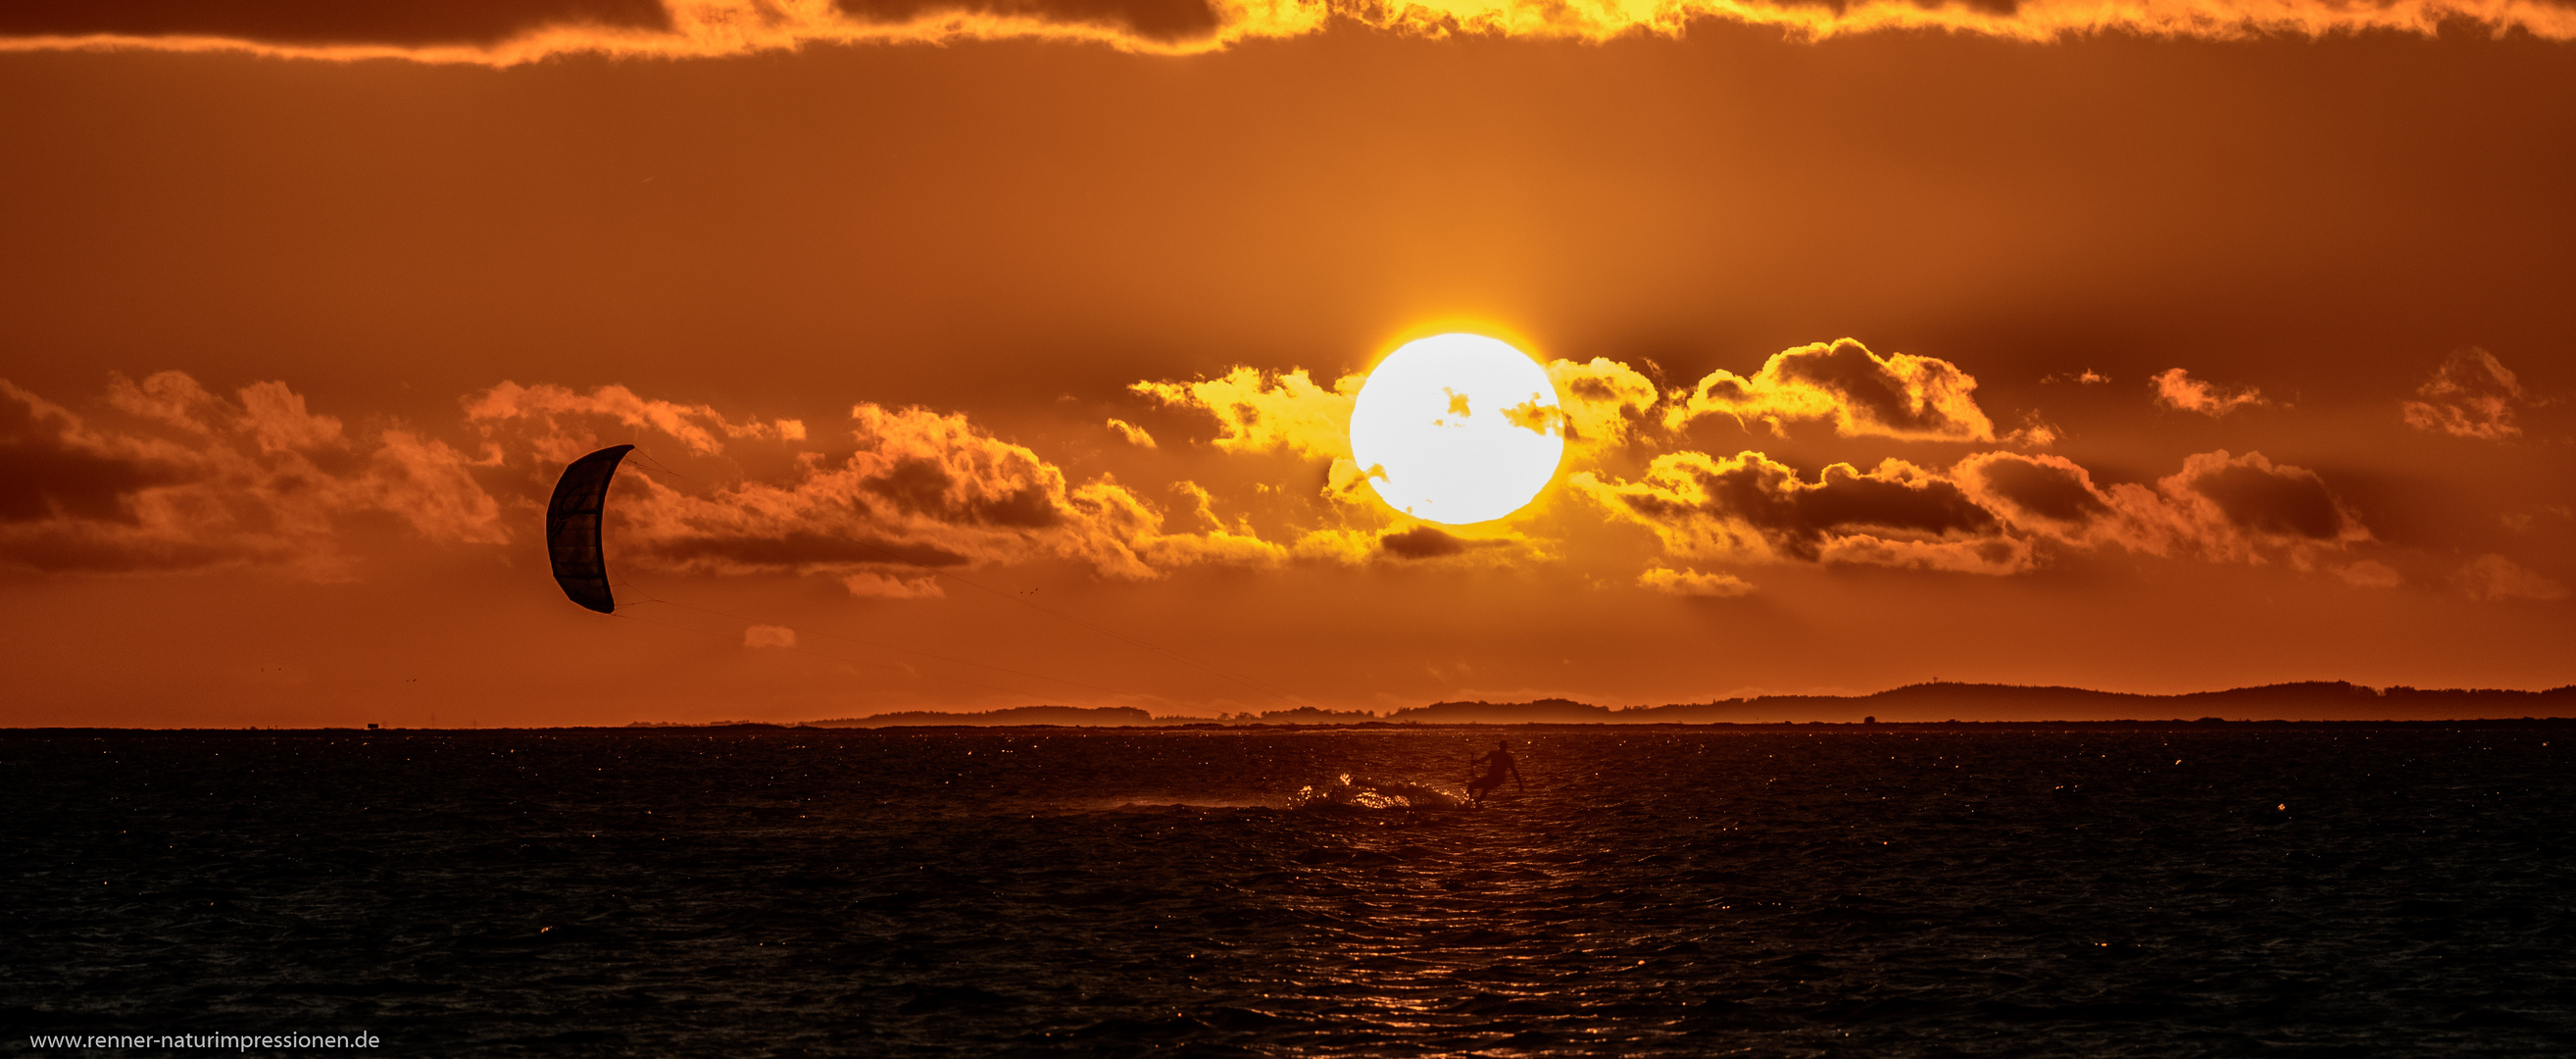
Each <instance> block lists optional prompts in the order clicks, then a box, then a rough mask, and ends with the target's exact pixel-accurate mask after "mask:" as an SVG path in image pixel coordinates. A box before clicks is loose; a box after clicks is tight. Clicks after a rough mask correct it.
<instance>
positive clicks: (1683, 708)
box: [0, 681, 2576, 736]
mask: <svg viewBox="0 0 2576 1059" xmlns="http://www.w3.org/2000/svg"><path fill="white" fill-rule="evenodd" d="M2123 713H2125V714H2128V715H2129V716H2118V714H2123ZM2159 713H2160V714H2166V716H2165V717H2163V718H2157V717H2154V716H2141V715H2151V714H2159ZM2571 715H2576V686H2568V687H2560V688H2552V689H2550V690H2547V691H2510V690H2495V689H2458V688H2454V689H2440V690H2427V689H2418V688H2411V687H2403V686H2397V687H2389V688H2372V687H2368V686H2365V685H2359V684H2350V683H2345V682H2342V681H2312V682H2304V683H2295V684H2272V685H2265V686H2261V687H2250V688H2233V689H2229V690H2226V691H2204V692H2190V693H2185V694H2178V695H2144V694H2137V693H2133V692H2111V691H2092V690H2088V689H2084V688H2066V687H2031V686H2023V685H2012V684H1954V683H1929V684H1910V685H1906V686H1904V687H1900V688H1893V689H1890V690H1887V691H1882V692H1877V693H1875V694H1870V695H1765V696H1755V697H1750V698H1740V699H1726V700H1720V701H1716V702H1707V703H1689V704H1675V705H1665V706H1636V707H1628V708H1624V709H1613V708H1611V707H1606V706H1595V705H1591V704H1588V703H1581V702H1575V701H1572V700H1569V699H1539V700H1535V701H1530V702H1504V703H1490V702H1435V703H1432V704H1430V705H1427V706H1418V707H1410V708H1406V709H1400V710H1396V711H1393V712H1391V713H1388V714H1384V715H1377V714H1370V713H1366V712H1362V711H1329V710H1321V709H1317V708H1314V707H1303V708H1300V709H1296V710H1276V711H1271V712H1268V713H1262V714H1249V713H1246V714H1225V715H1219V716H1216V717H1187V716H1172V717H1155V716H1152V715H1151V714H1149V713H1147V712H1146V711H1144V710H1141V709H1137V708H1134V707H1116V706H1111V707H1080V706H1022V707H1015V708H1010V709H1001V710H989V711H982V712H975V713H961V712H947V711H934V710H909V711H902V712H898V713H886V714H876V715H872V716H868V717H856V718H840V719H833V720H820V721H803V722H787V723H778V722H766V721H717V722H707V723H673V722H644V721H638V722H634V723H632V724H627V725H575V726H550V727H474V728H410V727H390V726H389V727H385V728H381V729H368V728H364V727H317V728H118V727H65V726H51V727H20V728H0V733H6V734H42V735H52V736H61V735H80V734H108V733H127V732H134V733H141V732H196V733H284V732H325V733H352V732H354V733H359V734H365V733H367V732H369V731H371V730H372V731H378V732H454V733H471V732H685V733H710V732H742V733H752V732H763V731H778V732H805V733H811V732H817V731H838V730H850V729H859V730H871V731H882V730H887V729H902V730H916V729H930V730H957V729H986V728H1011V729H1043V730H1050V731H1066V730H1087V729H1117V730H1120V731H1154V730H1162V731H1171V730H1192V731H1206V730H1231V729H1248V730H1271V731H1283V730H1318V731H1325V730H1355V731H1364V730H1415V729H1431V728H1452V727H1471V726H1472V727H1504V726H1508V727H1526V728H1573V729H1585V730H1591V729H1603V728H1620V729H1685V728H1687V729H1787V728H1800V729H1806V728H1830V729H1837V730H1842V729H1850V730H1872V729H1895V728H1913V729H1922V728H1966V727H2012V726H2023V727H2029V726H2068V725H2081V726H2099V727H2174V726H2182V727H2188V728H2209V727H2219V726H2226V727H2264V726H2288V725H2318V724H2333V725H2408V726H2420V725H2462V724H2472V725H2535V724H2540V725H2560V724H2571V723H2576V717H2571Z"/></svg>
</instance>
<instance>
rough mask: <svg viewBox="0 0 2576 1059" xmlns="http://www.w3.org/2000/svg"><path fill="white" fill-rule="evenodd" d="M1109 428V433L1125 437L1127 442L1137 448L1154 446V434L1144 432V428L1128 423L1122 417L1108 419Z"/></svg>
mask: <svg viewBox="0 0 2576 1059" xmlns="http://www.w3.org/2000/svg"><path fill="white" fill-rule="evenodd" d="M1109 430H1110V432H1111V433H1113V434H1116V435H1118V436H1119V437H1120V438H1122V439H1125V440H1126V442H1127V443H1128V444H1130V445H1134V446H1136V447H1137V448H1140V449H1150V448H1155V447H1156V446H1155V444H1154V435H1152V434H1148V433H1146V432H1145V428H1143V427H1140V426H1137V425H1136V424H1134V423H1130V422H1128V421H1126V420H1124V419H1112V420H1110V421H1109Z"/></svg>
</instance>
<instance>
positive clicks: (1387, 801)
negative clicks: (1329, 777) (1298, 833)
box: [1288, 772, 1467, 809]
mask: <svg viewBox="0 0 2576 1059" xmlns="http://www.w3.org/2000/svg"><path fill="white" fill-rule="evenodd" d="M1288 807H1289V808H1291V809H1318V808H1326V807H1336V808H1344V809H1464V808H1466V807H1467V799H1466V798H1465V797H1463V796H1460V795H1457V794H1452V793H1450V792H1448V791H1444V790H1441V789H1439V788H1437V787H1426V786H1423V785H1422V784H1419V783H1406V782H1404V781H1402V780H1375V779H1370V778H1368V777H1366V776H1360V777H1356V778H1354V777H1353V776H1352V775H1351V774H1350V773H1347V772H1345V773H1342V774H1341V775H1339V776H1336V777H1334V778H1333V781H1332V782H1330V783H1325V784H1319V785H1309V786H1305V787H1299V788H1297V793H1296V794H1295V795H1293V796H1291V797H1290V798H1289V799H1288Z"/></svg>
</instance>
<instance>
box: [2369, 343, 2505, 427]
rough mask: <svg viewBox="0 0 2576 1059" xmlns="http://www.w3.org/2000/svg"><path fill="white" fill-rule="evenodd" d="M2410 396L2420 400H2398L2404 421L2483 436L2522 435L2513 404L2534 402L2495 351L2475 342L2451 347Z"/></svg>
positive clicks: (2419, 425) (2409, 424)
mask: <svg viewBox="0 0 2576 1059" xmlns="http://www.w3.org/2000/svg"><path fill="white" fill-rule="evenodd" d="M2415 396H2417V397H2421V398H2423V400H2420V401H2407V402H2405V403H2403V404H2402V405H2400V406H2399V410H2400V412H2401V413H2403V414H2404V416H2405V417H2406V425H2407V426H2410V427H2414V428H2415V429H2417V430H2438V431H2441V432H2442V433H2445V434H2449V435H2451V436H2453V437H2462V438H2479V439H2483V440H2486V441H2503V440H2505V439H2507V438H2517V437H2521V436H2522V426H2521V424H2519V423H2516V422H2515V421H2514V410H2515V408H2517V407H2529V406H2531V405H2534V404H2538V403H2539V402H2537V401H2533V400H2531V399H2530V398H2528V397H2526V396H2525V395H2524V394H2523V392H2522V383H2521V382H2520V381H2519V380H2517V379H2515V378H2514V376H2513V372H2511V371H2509V370H2507V369H2506V368H2505V366H2504V365H2503V364H2502V363H2500V362H2498V361H2497V360H2496V358H2495V354H2493V353H2489V352H2487V351H2486V350H2483V349H2477V348H2474V347H2472V348H2469V349H2461V350H2454V351H2453V352H2452V353H2451V355H2450V356H2449V357H2447V358H2445V359H2444V360H2443V361H2442V366H2441V367H2439V368H2437V369H2434V372H2433V377H2432V378H2431V379H2428V380H2426V381H2425V383H2424V385H2422V386H2418V387H2416V388H2415Z"/></svg>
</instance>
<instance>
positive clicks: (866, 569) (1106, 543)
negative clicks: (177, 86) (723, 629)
mask: <svg viewBox="0 0 2576 1059" xmlns="http://www.w3.org/2000/svg"><path fill="white" fill-rule="evenodd" d="M465 405H466V408H467V412H468V417H469V420H470V421H472V422H474V423H475V424H476V425H477V426H478V427H480V428H482V429H483V430H485V432H486V434H487V436H494V437H499V438H501V439H502V440H503V441H506V442H507V443H508V445H509V447H510V448H511V449H513V450H514V451H518V452H523V453H528V454H531V456H532V458H533V459H534V461H535V464H536V470H537V471H538V472H539V475H540V476H541V477H542V476H546V475H550V474H551V472H552V471H553V469H554V468H555V467H557V466H559V464H560V462H561V461H563V460H566V459H569V458H571V457H572V456H574V455H578V454H579V453H581V452H586V451H589V450H590V448H592V447H593V446H595V445H597V444H599V443H600V442H601V441H602V440H604V439H603V437H602V430H601V428H602V427H603V426H605V425H606V423H607V422H609V421H613V422H615V423H617V424H619V425H621V426H627V427H629V428H631V429H630V431H629V433H631V434H633V433H637V432H641V433H640V434H639V435H638V436H642V437H645V438H648V439H649V438H650V437H652V436H667V437H672V438H675V439H677V440H680V441H682V442H683V443H685V444H687V445H688V446H689V447H690V448H692V449H693V450H696V451H699V452H702V453H703V452H714V451H719V450H720V449H721V448H722V446H723V445H724V444H725V442H726V441H728V440H731V439H740V438H760V439H766V440H770V441H775V442H779V443H788V442H793V441H796V440H799V439H802V438H803V436H804V429H803V425H802V424H801V423H795V421H792V420H781V421H775V422H763V421H760V420H741V419H737V418H733V417H728V416H726V415H724V414H722V413H720V412H718V411H716V410H715V409H713V408H709V407H706V406H692V405H679V404H674V403H671V402H666V401H654V400H645V399H643V398H640V397H637V396H636V395H635V394H633V393H631V392H629V391H627V390H625V389H624V388H622V387H613V386H612V387H602V388H601V389H599V390H597V391H594V392H593V393H591V394H587V395H583V394H576V393H574V392H573V391H570V390H566V389H563V388H561V387H553V386H535V387H519V386H515V385H511V384H504V385H502V386H500V387H495V388H494V389H493V390H492V391H489V392H487V393H484V394H480V395H476V396H474V397H470V398H468V399H467V400H466V402H465ZM789 424H793V426H794V429H792V430H790V429H788V428H787V426H788V425H789ZM849 436H850V438H851V440H852V441H853V442H855V443H856V446H857V448H856V450H855V451H853V452H852V453H850V454H849V455H848V456H847V457H845V458H843V459H841V460H839V461H838V462H834V461H832V460H830V459H828V458H827V457H825V456H824V455H823V454H822V453H817V452H811V451H806V452H799V453H797V454H796V459H797V462H796V464H795V470H794V471H793V473H792V474H791V475H790V476H789V477H788V478H787V479H786V480H782V481H761V480H742V481H735V482H730V483H723V484H718V485H714V486H712V487H709V486H703V485H700V484H697V483H695V482H694V481H691V482H689V483H688V484H687V486H686V488H683V487H682V486H680V485H674V484H671V483H668V482H664V481H661V480H659V479H658V478H657V477H655V476H652V475H632V476H621V477H620V478H619V481H618V486H617V492H616V493H615V496H614V499H613V500H612V502H611V504H610V519H609V523H608V528H609V532H610V533H611V534H612V535H613V536H612V545H611V546H612V547H614V548H619V549H620V550H621V552H622V553H623V555H624V556H625V557H626V561H628V562H633V563H636V564H637V565H638V566H640V567H641V568H644V569H653V570H663V571H670V572H687V573H705V574H755V573H787V574H809V575H815V576H826V577H832V578H835V579H838V580H839V581H840V582H841V583H842V584H843V585H844V586H845V587H847V588H848V589H849V590H850V591H851V592H852V593H854V594H857V595H862V596H873V597H880V598H898V599H900V598H922V597H929V596H937V595H939V594H940V591H939V587H938V585H937V584H936V583H935V582H934V581H932V580H930V579H929V578H927V577H925V576H924V571H935V570H944V569H961V568H966V567H972V566H978V565H987V564H997V563H1012V562H1022V561H1029V560H1035V559H1048V558H1052V559H1065V560H1072V561H1075V562H1079V563H1083V564H1086V565H1088V566H1090V567H1091V568H1092V569H1093V570H1094V571H1096V572H1098V573H1100V574H1102V575H1105V576H1110V577H1120V578H1152V577H1157V576H1160V575H1161V574H1162V573H1163V572H1164V571H1166V570H1168V569H1171V568H1174V567H1178V566H1189V565H1200V564H1238V565H1266V564H1272V563H1277V562H1280V561H1283V560H1284V559H1285V558H1286V556H1287V549H1286V548H1284V547H1282V546H1280V545H1277V544H1273V543H1270V542H1267V541H1263V540H1260V539H1259V538H1258V537H1257V536H1254V535H1252V534H1251V533H1250V532H1249V531H1248V529H1243V528H1240V527H1238V528H1236V529H1228V528H1224V527H1222V526H1220V527H1218V528H1216V529H1213V530H1209V531H1205V532H1197V533H1190V532H1178V533H1175V532H1166V531H1165V529H1164V525H1163V523H1164V515H1163V512H1162V511H1161V509H1159V508H1157V507H1155V506H1154V505H1152V504H1149V503H1147V502H1146V501H1144V500H1143V499H1142V498H1140V497H1138V496H1137V495H1136V494H1135V493H1134V492H1132V491H1131V490H1129V489H1127V488H1126V487H1125V486H1123V485H1120V484H1119V483H1118V482H1117V481H1115V480H1114V479H1112V478H1110V477H1108V476H1106V475H1104V476H1101V477H1100V478H1097V479H1094V480H1092V481H1089V482H1080V483H1076V482H1074V481H1072V480H1070V479H1069V478H1068V477H1067V476H1066V475H1065V473H1064V471H1063V470H1062V469H1061V468H1058V467H1057V466H1055V465H1054V464H1052V463H1050V462H1048V461H1047V460H1046V459H1044V458H1043V457H1041V456H1039V455H1038V454H1037V453H1036V452H1034V451H1032V450H1030V449H1028V448H1026V447H1023V446H1020V445H1016V444H1012V443H1010V442H1007V441H1003V440H1001V439H999V438H996V437H993V436H992V435H991V434H989V433H987V432H985V431H983V430H982V429H980V428H978V427H977V426H975V425H974V424H973V423H971V422H970V421H968V420H967V418H966V417H965V416H963V415H957V414H942V413H937V412H932V411H929V410H926V409H920V408H906V409H889V408H886V407H883V406H880V405H875V404H864V403H863V404H859V405H855V406H853V407H852V408H851V410H850V435H849ZM549 480H550V479H549ZM1201 501H1202V502H1201V503H1200V504H1199V505H1198V509H1199V511H1200V513H1201V514H1203V515H1206V516H1208V517H1210V518H1212V517H1213V512H1212V510H1210V509H1209V508H1208V507H1207V505H1206V503H1205V501H1204V498H1201Z"/></svg>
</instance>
